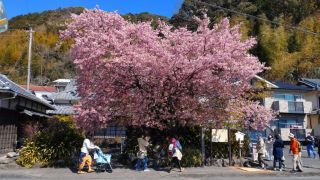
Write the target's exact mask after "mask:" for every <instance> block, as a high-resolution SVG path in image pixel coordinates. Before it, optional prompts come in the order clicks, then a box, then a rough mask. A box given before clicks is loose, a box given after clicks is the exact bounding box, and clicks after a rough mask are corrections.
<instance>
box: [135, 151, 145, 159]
mask: <svg viewBox="0 0 320 180" xmlns="http://www.w3.org/2000/svg"><path fill="white" fill-rule="evenodd" d="M145 156H146V154H145V153H144V152H142V151H138V152H137V158H138V159H144V157H145Z"/></svg>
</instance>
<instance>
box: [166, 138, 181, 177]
mask: <svg viewBox="0 0 320 180" xmlns="http://www.w3.org/2000/svg"><path fill="white" fill-rule="evenodd" d="M181 151H182V146H181V144H180V142H179V140H177V139H176V138H171V139H170V144H169V147H168V155H169V157H171V166H170V169H169V173H170V172H171V171H172V169H173V168H174V167H175V166H178V167H179V169H180V172H182V171H183V168H182V167H181V163H180V161H181V159H182V153H181Z"/></svg>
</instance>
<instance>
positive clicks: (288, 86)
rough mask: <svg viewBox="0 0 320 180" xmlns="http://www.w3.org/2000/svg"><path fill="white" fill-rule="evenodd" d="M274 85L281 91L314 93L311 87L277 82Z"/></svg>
mask: <svg viewBox="0 0 320 180" xmlns="http://www.w3.org/2000/svg"><path fill="white" fill-rule="evenodd" d="M272 83H273V84H275V85H276V86H278V88H279V89H286V90H300V91H312V90H313V88H310V87H306V86H297V85H294V84H289V83H285V82H279V81H275V82H272Z"/></svg>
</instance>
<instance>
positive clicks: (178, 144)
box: [176, 140, 182, 151]
mask: <svg viewBox="0 0 320 180" xmlns="http://www.w3.org/2000/svg"><path fill="white" fill-rule="evenodd" d="M176 145H177V147H178V149H179V150H180V151H182V146H181V144H180V142H179V141H178V140H177V141H176Z"/></svg>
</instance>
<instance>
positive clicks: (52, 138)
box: [17, 116, 83, 167]
mask: <svg viewBox="0 0 320 180" xmlns="http://www.w3.org/2000/svg"><path fill="white" fill-rule="evenodd" d="M82 141H83V135H82V134H81V132H79V130H78V129H76V126H75V124H74V122H73V120H72V118H71V117H69V116H57V117H55V118H53V119H50V120H49V121H48V124H47V127H46V128H44V129H43V130H41V131H40V132H38V133H36V135H35V136H34V137H32V138H30V139H29V140H28V141H27V142H28V143H26V144H25V146H24V147H23V148H22V149H21V151H20V157H19V159H18V161H17V162H18V163H19V164H20V165H21V166H24V167H32V166H34V164H35V163H37V162H38V163H40V165H41V166H43V167H47V166H54V165H55V163H56V162H57V161H58V160H62V161H63V162H64V165H69V164H70V163H71V158H72V156H73V152H74V151H75V150H76V149H79V148H80V147H81V143H82ZM32 153H33V154H32ZM29 154H32V155H34V156H37V157H34V156H31V157H34V158H30V157H28V156H29Z"/></svg>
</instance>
